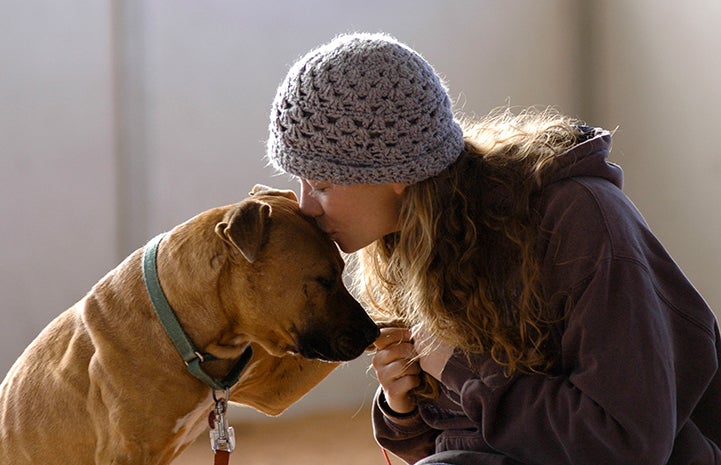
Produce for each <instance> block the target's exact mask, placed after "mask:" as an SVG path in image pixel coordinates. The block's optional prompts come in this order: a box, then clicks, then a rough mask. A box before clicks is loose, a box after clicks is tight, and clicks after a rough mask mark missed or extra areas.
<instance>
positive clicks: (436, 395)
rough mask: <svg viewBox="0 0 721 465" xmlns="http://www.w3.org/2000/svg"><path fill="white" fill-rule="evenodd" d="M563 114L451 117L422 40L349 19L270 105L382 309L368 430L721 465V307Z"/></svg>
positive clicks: (599, 149)
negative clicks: (719, 316) (353, 29)
mask: <svg viewBox="0 0 721 465" xmlns="http://www.w3.org/2000/svg"><path fill="white" fill-rule="evenodd" d="M610 145H611V134H610V133H609V132H608V131H605V130H603V129H599V128H592V127H587V126H584V125H582V124H581V123H580V122H579V121H575V120H573V119H571V118H568V117H566V116H563V115H560V114H558V113H556V112H553V111H533V110H528V111H524V112H521V113H520V114H517V115H516V114H513V113H511V112H510V111H509V110H502V111H500V112H496V113H493V114H491V115H489V116H487V117H486V118H483V119H481V120H479V121H475V122H469V123H465V124H464V126H463V127H461V124H460V123H459V122H458V121H457V120H456V119H455V118H454V116H453V113H452V108H451V103H450V99H449V98H448V94H447V91H446V89H445V87H444V85H443V83H442V82H441V80H440V78H439V77H438V75H437V73H436V72H435V71H434V70H433V68H432V67H431V65H430V64H429V63H428V62H426V61H425V60H424V59H423V58H422V57H421V56H420V55H419V54H418V53H416V52H415V51H413V50H411V49H410V48H408V47H407V46H405V45H404V44H401V43H399V42H398V41H396V40H395V39H393V38H392V37H389V36H386V35H379V34H375V35H372V34H351V35H345V36H340V37H338V38H336V39H334V40H333V41H332V42H330V43H328V44H326V45H324V46H322V47H320V48H318V49H316V50H313V51H311V52H309V53H308V54H307V55H306V56H304V57H303V58H301V59H300V60H299V61H298V62H297V63H296V64H295V65H294V66H293V67H292V68H291V69H290V71H289V73H288V75H287V76H286V78H285V80H284V81H283V83H282V84H281V86H280V87H279V89H278V93H277V95H276V98H275V100H274V102H273V107H272V112H271V123H270V138H269V141H268V157H269V159H270V161H271V162H272V163H273V164H274V165H275V166H276V167H277V168H278V169H280V170H282V171H284V172H287V173H290V174H292V175H294V176H296V177H298V178H299V180H300V183H301V196H300V198H301V200H300V206H301V210H302V211H303V212H304V213H305V214H306V215H308V216H310V217H312V218H314V219H315V220H316V221H317V223H318V225H319V226H320V227H321V228H322V229H323V230H324V231H326V232H327V233H328V234H329V235H330V236H331V237H332V238H333V239H334V240H335V241H336V242H337V244H338V246H339V247H340V248H341V249H342V250H343V251H344V252H346V253H352V252H356V251H358V253H357V258H358V262H359V265H360V266H359V267H358V273H359V279H358V282H359V285H360V289H361V291H362V295H363V296H364V297H365V301H366V303H367V305H368V306H369V308H370V309H372V311H373V312H374V313H375V315H376V316H377V318H378V319H384V320H394V321H398V322H400V323H401V324H400V325H399V326H398V327H393V328H385V329H383V330H382V332H381V336H380V338H379V339H378V340H377V341H376V343H375V345H376V348H377V351H376V353H375V355H374V358H373V367H374V368H375V371H376V373H377V376H378V380H379V382H380V386H379V389H378V392H377V394H376V399H375V404H374V410H373V424H374V431H375V436H376V439H377V441H378V442H379V443H380V444H381V445H382V446H383V447H384V448H386V449H388V450H390V451H392V452H393V453H395V454H396V455H397V456H399V457H401V458H402V459H404V460H405V461H406V462H408V463H416V464H426V465H427V464H452V465H465V464H474V465H478V464H549V465H562V464H642V463H643V464H690V463H704V464H706V463H708V464H711V463H721V449H720V448H719V447H720V446H721V423H719V421H718V418H721V375H719V371H718V366H719V360H720V359H721V355H720V354H721V340H720V338H719V330H718V326H717V323H716V321H715V318H714V316H713V313H712V312H711V310H710V309H709V308H708V306H707V305H706V303H705V302H704V300H703V298H702V297H701V296H700V295H699V294H698V293H697V292H696V291H695V289H694V288H693V286H692V285H691V284H690V283H689V282H688V281H687V279H686V278H685V276H684V274H683V273H682V272H681V270H680V269H679V268H678V267H677V266H676V264H675V263H674V262H673V261H672V259H671V258H670V257H669V255H668V254H667V253H666V251H665V250H664V248H663V247H662V246H661V244H660V243H659V242H658V240H657V239H656V238H655V237H654V236H653V234H652V233H651V231H650V230H649V228H648V225H647V224H646V223H645V222H644V220H643V218H642V216H641V214H640V213H639V212H638V211H637V210H636V208H635V207H634V205H633V204H632V203H631V201H630V200H629V199H628V198H627V197H626V196H625V195H624V194H623V192H622V190H621V182H622V172H621V170H620V168H619V167H618V166H616V165H614V164H612V163H610V162H608V161H607V158H608V155H609V151H610Z"/></svg>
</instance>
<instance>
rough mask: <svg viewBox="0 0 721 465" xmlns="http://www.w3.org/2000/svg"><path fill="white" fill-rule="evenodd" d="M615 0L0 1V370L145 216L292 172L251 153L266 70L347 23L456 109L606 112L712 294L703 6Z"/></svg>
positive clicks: (350, 370)
mask: <svg viewBox="0 0 721 465" xmlns="http://www.w3.org/2000/svg"><path fill="white" fill-rule="evenodd" d="M261 3H262V5H261ZM346 3H347V4H348V6H345V5H346ZM628 3H629V2H622V1H620V0H619V1H608V2H592V1H589V2H579V1H574V0H554V1H543V2H539V1H536V0H518V1H505V0H484V1H461V0H458V1H451V2H449V1H436V0H397V1H393V2H387V1H385V0H370V1H365V2H353V3H352V4H351V2H337V1H334V0H313V1H304V2H296V1H290V0H286V1H280V0H279V1H274V2H242V1H231V0H210V1H203V2H198V1H194V0H164V1H161V0H145V1H143V0H125V1H123V0H116V1H110V0H106V1H95V2H80V1H70V0H63V1H60V2H57V1H54V0H25V1H19V0H18V1H3V2H2V6H3V8H2V10H3V12H4V13H3V15H0V150H1V155H0V157H1V158H0V186H2V187H1V188H2V189H3V191H2V193H3V195H2V198H1V199H0V214H1V215H2V223H1V225H0V228H1V229H0V237H2V239H3V245H2V246H1V247H0V295H2V296H3V298H4V299H3V305H2V307H1V308H0V321H1V322H2V324H1V325H0V349H2V350H0V374H3V373H4V372H5V371H6V370H7V369H8V368H9V366H10V364H11V363H12V361H13V360H14V359H15V358H16V357H17V356H18V355H19V353H20V351H21V350H22V348H23V347H24V346H25V345H27V343H29V341H30V340H31V339H32V338H33V337H34V335H35V334H37V332H38V331H39V330H40V329H41V328H42V327H43V326H44V325H45V324H47V322H49V321H50V319H51V318H53V317H54V316H55V315H57V314H58V313H59V312H60V311H62V310H64V309H65V308H67V307H68V306H70V305H71V304H72V303H74V302H75V301H77V300H78V299H79V298H80V297H82V295H83V294H84V293H85V292H86V291H87V290H88V289H89V288H90V286H91V285H92V284H93V283H94V282H96V281H97V280H98V279H99V278H100V277H101V276H102V275H103V274H104V273H105V272H106V271H108V270H109V269H110V268H112V267H113V266H115V265H116V264H117V263H118V262H119V261H120V260H121V259H122V258H123V257H124V256H125V255H127V254H128V253H129V252H131V251H132V250H134V249H136V248H137V247H140V246H142V245H143V243H144V242H145V241H146V240H147V239H148V238H150V237H151V236H153V235H154V234H155V233H157V232H159V231H161V230H164V229H167V228H170V227H172V226H173V225H175V224H177V223H179V222H181V221H183V220H185V219H186V218H188V217H190V216H191V215H193V214H195V213H197V212H199V211H201V210H204V209H206V208H209V207H212V206H215V205H219V204H225V203H230V202H234V201H236V200H239V199H241V198H243V197H244V196H245V195H246V193H247V192H248V190H249V189H250V188H251V187H252V185H253V184H255V183H257V182H260V183H265V184H271V185H275V186H283V187H286V186H290V187H293V188H295V187H296V186H295V185H293V184H290V183H289V181H288V180H287V179H286V178H284V177H276V176H274V175H273V173H272V171H271V170H270V169H269V168H267V167H266V166H265V163H264V161H263V160H262V156H263V152H264V140H265V138H266V126H267V118H268V109H269V106H270V102H271V100H272V98H273V94H274V92H275V87H276V86H277V84H278V83H279V81H280V80H281V78H282V77H283V75H284V73H285V71H286V70H287V68H288V66H289V65H290V64H291V63H292V62H293V61H294V60H295V59H296V58H297V57H298V56H300V55H301V54H302V53H303V52H305V51H307V50H308V49H310V48H311V47H313V46H315V45H318V44H320V43H322V42H324V41H326V40H328V39H329V38H331V37H332V36H333V35H335V34H337V33H340V32H346V31H352V30H367V31H387V32H390V33H392V34H394V35H396V36H397V37H398V38H399V39H401V40H403V41H405V42H407V43H409V44H410V45H411V46H413V47H414V48H416V49H417V50H419V51H420V52H421V53H423V54H424V55H425V56H426V58H428V59H429V61H431V62H432V63H433V64H434V65H435V67H436V68H437V69H438V71H439V72H440V73H441V74H443V75H444V76H445V77H446V79H447V81H448V83H449V86H450V89H451V94H452V95H453V97H454V98H456V99H457V100H458V106H459V108H462V109H463V110H464V111H465V112H467V113H485V112H486V111H488V110H489V109H491V108H492V107H496V106H499V105H504V104H507V103H510V104H511V105H518V106H526V105H542V106H545V105H550V104H554V105H558V106H559V107H560V108H561V109H562V110H563V111H565V112H568V113H571V114H574V115H578V116H580V117H582V118H584V119H586V120H588V121H589V122H591V123H597V124H604V125H607V126H610V127H613V126H616V125H619V126H620V129H619V131H618V136H617V139H616V143H615V149H614V155H613V156H614V160H615V161H617V162H620V163H621V164H622V165H623V166H624V168H625V170H626V175H627V181H626V190H627V192H628V193H629V195H631V197H632V198H633V200H634V201H635V202H636V203H637V204H638V205H639V207H640V208H641V210H642V211H643V212H644V214H645V215H646V217H647V219H648V220H649V223H651V225H652V226H653V227H654V229H655V230H656V231H657V233H658V234H659V236H660V237H661V238H662V240H663V241H664V242H665V244H666V245H667V247H668V249H669V250H670V252H671V253H672V254H673V255H674V256H675V257H676V258H677V260H678V262H679V263H680V264H681V266H682V267H683V268H684V270H686V272H687V273H688V275H689V276H690V277H691V278H692V280H693V281H694V282H695V283H696V284H697V286H698V287H699V289H700V290H701V291H702V292H703V293H704V295H705V296H706V297H707V299H708V300H709V302H710V303H711V304H712V306H714V307H715V308H716V309H719V308H721V289H720V288H721V287H719V286H717V285H716V283H717V282H719V279H720V278H721V272H720V271H719V267H720V266H721V245H720V244H719V242H718V241H717V240H716V237H719V236H720V235H721V223H720V222H721V219H720V218H721V215H720V214H719V213H718V208H717V207H716V206H715V205H714V204H715V203H718V201H719V200H721V191H720V190H719V189H720V187H719V182H718V181H717V180H718V179H720V178H721V176H720V175H721V156H720V152H719V149H718V148H716V146H715V145H713V144H710V143H709V141H710V139H711V137H712V135H714V134H715V132H714V130H715V129H716V127H718V126H719V122H720V121H719V117H718V115H717V113H716V112H715V108H716V107H718V106H719V104H721V95H719V90H718V85H717V83H718V82H721V79H720V78H721V76H720V74H721V63H720V62H719V59H720V58H719V56H721V55H719V54H717V53H714V52H713V50H714V49H715V48H716V47H717V46H718V45H720V44H721V40H720V39H719V33H718V32H714V31H715V27H714V26H713V25H714V24H719V23H720V22H721V11H719V7H718V2H717V1H715V0H708V1H705V2H701V1H697V2H690V3H688V2H687V3H684V4H683V7H681V6H679V5H680V4H679V3H678V2H661V3H659V2H657V1H654V2H651V0H643V1H638V2H632V4H628ZM664 3H665V4H666V6H664ZM583 5H587V6H583ZM589 13H592V14H589ZM368 363H369V361H368V359H367V358H362V359H361V360H359V361H357V362H354V363H352V364H349V365H348V366H346V367H344V368H342V369H340V370H338V371H337V372H336V373H334V374H333V375H332V376H331V378H330V379H329V380H328V381H327V382H325V383H323V384H322V385H321V387H320V388H319V389H318V390H317V391H314V392H313V393H312V394H311V395H310V396H309V397H307V398H306V399H304V400H303V401H302V402H301V403H300V404H299V405H298V406H296V407H294V409H293V411H306V410H308V409H313V408H323V407H330V406H334V405H340V404H343V405H352V406H358V407H360V405H361V404H362V403H363V402H367V398H368V396H369V395H370V394H371V393H372V392H373V389H374V386H375V383H374V381H373V380H372V379H371V378H370V377H369V376H368V375H367V374H366V373H365V367H366V366H367V365H368Z"/></svg>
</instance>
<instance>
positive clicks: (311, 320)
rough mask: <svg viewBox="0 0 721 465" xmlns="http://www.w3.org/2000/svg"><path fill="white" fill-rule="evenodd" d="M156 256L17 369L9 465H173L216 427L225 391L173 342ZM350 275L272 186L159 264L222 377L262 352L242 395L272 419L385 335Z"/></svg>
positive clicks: (200, 226) (44, 338) (170, 246)
mask: <svg viewBox="0 0 721 465" xmlns="http://www.w3.org/2000/svg"><path fill="white" fill-rule="evenodd" d="M142 255H143V250H138V251H136V252H135V253H133V254H132V255H130V256H129V257H128V258H127V259H126V260H125V261H124V262H123V263H121V264H120V265H119V266H118V267H117V268H115V269H114V270H112V271H111V272H110V273H108V274H107V275H106V276H105V277H104V278H103V279H102V280H101V281H100V282H98V283H97V284H96V285H95V286H94V287H93V289H92V290H91V291H90V292H89V293H88V294H87V295H86V296H85V297H84V298H83V299H82V300H80V301H79V302H78V303H77V304H75V305H74V306H73V307H71V308H70V309H69V310H67V311H65V312H64V313H62V314H61V315H60V316H59V317H58V318H56V319H55V320H54V321H53V322H52V323H50V324H49V325H48V327H47V328H45V330H44V331H43V332H42V333H41V334H40V335H39V336H38V337H37V338H36V339H35V341H34V342H33V343H32V344H31V345H30V346H29V347H28V348H27V349H26V350H25V352H24V353H23V354H22V356H21V357H20V358H19V359H18V360H17V362H16V363H15V364H14V365H13V367H12V369H11V370H10V372H9V373H8V375H7V377H6V378H5V380H4V381H3V383H2V386H1V390H0V409H2V411H0V464H3V465H10V464H13V465H26V464H27V465H30V464H32V465H38V464H63V465H75V464H77V465H86V464H103V465H109V464H113V465H123V464H144V465H160V464H168V463H170V462H171V461H172V460H173V459H174V458H175V457H176V456H178V455H179V454H180V453H181V452H182V450H183V449H184V448H185V447H186V446H187V445H189V444H190V443H191V442H192V441H193V440H194V439H196V437H197V436H198V435H199V434H201V433H202V432H203V431H204V430H207V428H208V426H207V424H208V423H207V417H208V414H209V412H210V411H211V409H212V408H213V406H214V402H213V400H212V397H211V393H212V390H211V389H210V388H209V387H208V386H207V385H205V384H203V382H201V381H199V380H198V379H196V378H194V377H193V376H191V375H190V374H189V373H188V371H187V370H186V366H185V364H184V363H183V360H181V358H180V356H179V354H178V352H177V351H176V349H175V348H174V346H173V345H172V343H171V342H170V339H169V338H168V336H167V335H166V333H165V332H164V330H163V328H162V326H161V324H160V322H159V320H158V317H157V315H156V314H155V312H154V309H153V306H152V305H151V301H150V300H149V297H148V292H147V290H146V288H145V286H144V281H143V272H142V264H141V261H142V259H141V257H142ZM342 268H343V261H342V259H341V257H340V255H339V253H338V250H337V248H336V247H335V245H334V244H333V243H332V242H331V241H330V240H329V239H328V238H327V237H326V236H325V235H323V234H322V232H321V231H320V230H319V229H317V228H316V227H315V226H314V224H313V223H312V221H309V220H308V219H306V218H304V217H303V216H302V215H301V214H300V212H299V210H298V204H297V201H296V199H295V196H294V195H293V193H292V192H291V191H272V190H267V188H263V189H258V186H256V189H254V193H253V195H252V196H251V197H250V198H248V199H246V200H244V201H243V202H241V203H239V204H236V205H232V206H227V207H221V208H216V209H213V210H209V211H207V212H204V213H202V214H200V215H198V216H196V217H195V218H192V219H191V220H189V221H187V222H186V223H184V224H182V225H180V226H177V227H176V228H174V229H173V230H172V231H170V233H168V234H167V236H166V237H165V238H164V239H163V241H162V242H161V244H160V247H159V252H158V255H157V272H158V276H159V279H160V281H161V283H162V288H163V291H164V293H165V295H166V296H167V298H168V301H169V303H170V305H171V306H172V308H173V309H174V310H175V313H176V314H177V316H178V319H179V320H180V322H181V324H182V326H183V327H184V329H185V331H186V332H187V334H188V336H189V337H190V339H191V340H192V341H193V342H194V343H195V345H196V347H198V348H199V349H200V350H201V351H202V352H205V353H209V354H212V355H213V356H214V357H216V358H217V359H218V360H216V361H211V362H206V363H204V366H205V369H206V370H207V372H208V373H209V374H210V375H212V376H213V377H215V378H217V379H220V378H223V377H224V376H225V374H226V373H227V372H228V371H229V370H230V369H231V368H232V367H233V365H234V363H235V361H236V360H237V359H238V357H239V356H240V355H241V353H242V352H243V350H244V349H245V348H246V347H247V344H248V343H252V347H253V349H254V355H253V358H252V359H251V361H250V363H249V365H248V366H247V367H246V368H245V370H244V371H243V373H242V374H241V377H240V381H239V382H238V383H237V384H236V385H235V386H234V387H233V388H232V390H231V395H230V397H231V401H235V402H238V403H242V404H245V405H249V406H251V407H254V408H256V409H258V410H259V411H261V412H264V413H267V414H270V415H277V414H279V413H281V412H282V411H284V410H285V409H286V408H287V407H288V406H290V405H291V404H292V403H294V402H295V401H297V400H298V399H299V398H300V397H302V396H303V395H304V394H305V393H306V392H308V391H309V390H310V389H311V388H313V387H314V386H315V385H316V384H317V383H318V382H319V381H321V380H322V379H323V378H324V377H325V376H326V375H328V374H329V373H330V372H331V371H332V370H333V369H334V368H335V367H336V366H337V361H342V360H350V359H353V358H355V357H357V356H358V355H360V354H361V353H362V352H363V350H364V349H365V348H366V347H367V346H368V345H369V344H370V343H371V342H372V341H373V340H375V338H376V337H377V335H378V329H377V328H376V326H375V324H374V323H373V322H372V321H371V320H370V318H369V317H368V316H367V315H366V314H365V312H364V311H363V309H362V308H361V306H360V305H359V304H358V303H357V302H356V301H355V300H354V299H353V298H352V297H351V296H350V294H349V293H348V291H347V290H346V289H345V287H344V286H343V283H342V278H341V271H342ZM311 358H314V359H322V360H330V361H336V363H329V362H326V361H320V360H312V359H311Z"/></svg>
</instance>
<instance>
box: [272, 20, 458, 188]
mask: <svg viewBox="0 0 721 465" xmlns="http://www.w3.org/2000/svg"><path fill="white" fill-rule="evenodd" d="M267 150H268V152H267V156H268V158H269V160H270V162H271V163H272V164H273V165H274V166H275V167H276V169H279V170H281V171H284V172H287V173H290V174H292V175H295V176H298V177H301V178H303V179H310V180H314V181H327V182H332V183H334V184H356V183H360V184H383V183H388V182H398V183H405V184H413V183H416V182H419V181H422V180H424V179H427V178H430V177H432V176H435V175H436V174H438V173H440V172H441V171H443V170H444V169H445V168H447V167H448V166H449V165H450V164H452V163H453V162H454V161H455V160H456V159H457V158H458V156H459V155H460V153H461V151H462V150H463V134H462V131H461V128H460V126H459V125H458V123H457V122H456V121H454V119H453V112H452V109H451V101H450V98H449V97H448V92H447V91H446V88H445V87H444V85H443V83H442V82H441V80H440V78H439V77H438V75H437V74H436V73H435V71H434V70H433V68H432V67H431V65H430V64H429V63H428V62H427V61H426V60H424V59H423V58H422V57H421V56H420V55H419V54H418V53H416V52H414V51H413V50H411V49H410V48H408V47H407V46H406V45H404V44H402V43H400V42H398V41H397V40H395V39H394V38H392V37H390V36H388V35H385V34H351V35H343V36H339V37H337V38H335V39H334V40H333V41H331V42H330V43H328V44H326V45H323V46H321V47H319V48H317V49H315V50H313V51H311V52H309V53H308V54H307V55H305V56H304V57H303V58H301V59H300V60H299V61H298V62H296V63H295V64H294V65H293V66H292V67H291V69H290V71H289V72H288V75H287V76H286V78H285V80H284V81H283V83H282V84H281V85H280V87H279V88H278V92H277V94H276V96H275V100H274V101H273V106H272V110H271V114H270V137H269V139H268V147H267Z"/></svg>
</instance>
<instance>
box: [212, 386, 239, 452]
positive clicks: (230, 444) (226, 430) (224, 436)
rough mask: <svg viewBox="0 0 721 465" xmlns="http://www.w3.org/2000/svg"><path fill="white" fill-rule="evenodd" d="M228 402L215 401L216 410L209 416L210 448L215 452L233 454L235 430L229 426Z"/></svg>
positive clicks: (223, 400)
mask: <svg viewBox="0 0 721 465" xmlns="http://www.w3.org/2000/svg"><path fill="white" fill-rule="evenodd" d="M226 408H227V402H226V400H225V399H218V400H216V401H215V409H214V410H211V412H210V415H209V416H208V423H209V424H210V428H211V429H210V447H211V449H213V452H217V451H225V452H233V449H235V430H234V429H233V427H232V426H228V423H227V420H226V418H225V411H226Z"/></svg>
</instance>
